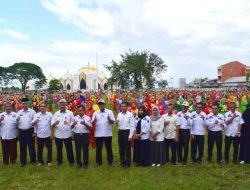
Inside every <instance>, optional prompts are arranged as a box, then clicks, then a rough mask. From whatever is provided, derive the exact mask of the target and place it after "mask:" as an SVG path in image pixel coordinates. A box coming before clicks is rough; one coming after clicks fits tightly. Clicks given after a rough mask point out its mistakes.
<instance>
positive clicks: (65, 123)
mask: <svg viewBox="0 0 250 190" xmlns="http://www.w3.org/2000/svg"><path fill="white" fill-rule="evenodd" d="M63 124H64V125H67V124H68V122H67V117H65V118H64V122H63Z"/></svg>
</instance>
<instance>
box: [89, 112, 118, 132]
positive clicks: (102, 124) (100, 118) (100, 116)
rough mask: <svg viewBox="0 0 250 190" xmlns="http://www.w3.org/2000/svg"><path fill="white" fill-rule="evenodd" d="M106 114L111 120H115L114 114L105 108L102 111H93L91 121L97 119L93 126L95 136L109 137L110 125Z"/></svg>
mask: <svg viewBox="0 0 250 190" xmlns="http://www.w3.org/2000/svg"><path fill="white" fill-rule="evenodd" d="M108 116H109V117H110V119H111V120H113V121H115V116H114V114H113V112H112V111H111V110H109V109H105V110H104V111H103V112H101V110H97V111H95V112H94V114H93V117H92V120H91V122H92V123H93V121H94V120H95V118H96V119H97V122H96V126H95V137H111V136H112V127H111V124H110V123H109V120H108Z"/></svg>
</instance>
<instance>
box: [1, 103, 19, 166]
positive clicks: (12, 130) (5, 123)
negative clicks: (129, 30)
mask: <svg viewBox="0 0 250 190" xmlns="http://www.w3.org/2000/svg"><path fill="white" fill-rule="evenodd" d="M4 108H5V112H3V113H1V114H0V130H1V137H2V140H1V141H2V153H3V164H4V165H8V164H9V163H11V164H15V163H16V159H17V121H16V117H17V116H16V113H15V112H12V111H11V103H10V102H5V103H4Z"/></svg>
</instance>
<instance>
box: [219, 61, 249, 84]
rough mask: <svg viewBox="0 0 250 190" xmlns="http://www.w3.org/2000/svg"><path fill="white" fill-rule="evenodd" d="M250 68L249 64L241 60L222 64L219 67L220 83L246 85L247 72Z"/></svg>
mask: <svg viewBox="0 0 250 190" xmlns="http://www.w3.org/2000/svg"><path fill="white" fill-rule="evenodd" d="M249 70H250V67H249V66H247V65H245V64H243V63H240V62H239V61H233V62H230V63H226V64H224V65H221V66H219V67H218V68H217V73H218V84H219V86H221V87H226V86H227V87H230V86H234V87H236V86H246V72H247V71H249Z"/></svg>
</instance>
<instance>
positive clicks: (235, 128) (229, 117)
mask: <svg viewBox="0 0 250 190" xmlns="http://www.w3.org/2000/svg"><path fill="white" fill-rule="evenodd" d="M228 107H229V109H230V111H228V112H227V113H226V114H225V124H226V127H225V129H226V131H225V163H226V164H227V163H228V162H229V152H230V147H231V144H232V142H233V149H234V151H233V162H234V163H237V162H238V160H239V145H240V133H241V125H242V124H244V121H243V119H242V116H241V113H240V112H238V111H236V104H235V102H230V103H229V106H228Z"/></svg>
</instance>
